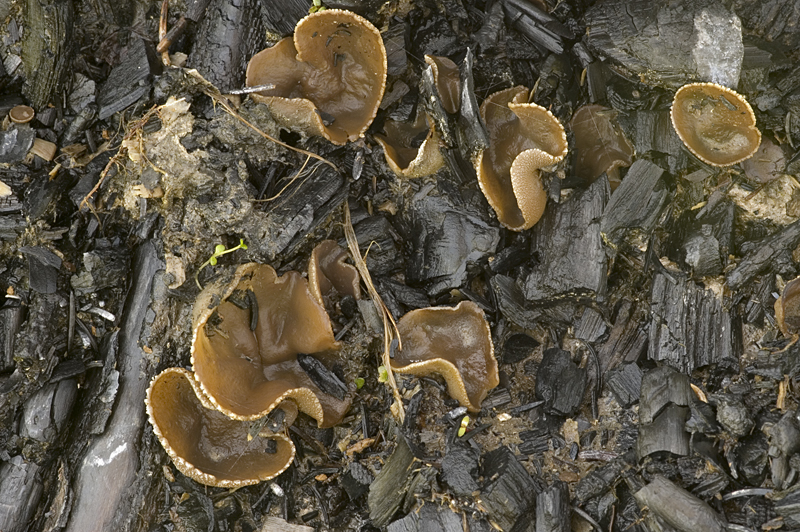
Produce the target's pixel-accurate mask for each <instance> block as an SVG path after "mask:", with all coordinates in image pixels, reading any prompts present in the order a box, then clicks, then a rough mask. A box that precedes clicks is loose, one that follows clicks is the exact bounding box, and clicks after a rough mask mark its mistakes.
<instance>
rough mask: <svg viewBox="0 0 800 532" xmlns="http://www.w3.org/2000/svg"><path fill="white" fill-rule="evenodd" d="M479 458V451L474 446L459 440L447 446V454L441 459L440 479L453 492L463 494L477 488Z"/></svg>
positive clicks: (467, 493)
mask: <svg viewBox="0 0 800 532" xmlns="http://www.w3.org/2000/svg"><path fill="white" fill-rule="evenodd" d="M479 459H480V451H479V450H478V449H476V448H474V447H471V446H469V445H465V444H464V443H461V442H459V441H455V442H453V443H452V444H451V445H450V446H448V448H447V454H445V456H444V458H443V459H442V480H444V481H445V482H446V483H447V485H448V486H450V489H452V490H453V493H455V494H456V495H462V496H465V495H469V494H471V493H472V492H473V491H475V490H477V489H478V487H479V485H478V482H477V481H476V479H477V478H478V461H479Z"/></svg>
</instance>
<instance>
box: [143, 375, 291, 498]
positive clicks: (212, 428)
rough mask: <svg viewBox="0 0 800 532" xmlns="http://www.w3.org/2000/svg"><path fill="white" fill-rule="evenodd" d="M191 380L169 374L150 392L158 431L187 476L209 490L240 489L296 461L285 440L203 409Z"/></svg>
mask: <svg viewBox="0 0 800 532" xmlns="http://www.w3.org/2000/svg"><path fill="white" fill-rule="evenodd" d="M201 397H202V392H201V391H200V389H199V387H198V386H197V383H196V382H195V380H194V377H193V376H192V374H191V373H190V372H189V371H187V370H185V369H181V368H169V369H167V370H165V371H163V372H161V373H160V374H158V375H157V376H156V377H155V378H154V379H153V381H152V382H151V384H150V388H149V389H148V390H147V399H146V404H147V414H148V416H149V418H150V423H151V424H152V425H153V429H154V431H155V433H156V435H157V436H158V439H159V440H160V441H161V444H162V445H163V446H164V449H165V450H166V451H167V454H169V456H170V458H172V461H173V463H174V464H175V466H176V467H177V468H178V470H179V471H180V472H181V473H183V474H184V475H186V476H188V477H190V478H192V479H194V480H196V481H197V482H200V483H202V484H207V485H209V486H221V487H228V488H236V487H240V486H247V485H250V484H256V483H258V482H261V481H262V480H269V479H271V478H274V477H276V476H278V475H279V474H281V473H282V472H283V471H284V470H285V469H286V468H287V467H289V464H290V463H291V462H292V460H293V459H294V453H295V449H294V445H293V444H292V442H291V440H290V439H289V438H287V437H286V436H284V435H283V434H271V433H270V434H263V435H259V434H256V435H253V436H252V437H249V435H248V425H249V424H248V423H246V422H243V421H236V420H233V419H230V418H228V417H227V416H225V415H224V414H222V413H220V412H218V411H217V410H213V409H211V408H209V407H210V406H211V404H210V403H207V401H206V403H207V404H206V405H204V404H203V401H202V400H201Z"/></svg>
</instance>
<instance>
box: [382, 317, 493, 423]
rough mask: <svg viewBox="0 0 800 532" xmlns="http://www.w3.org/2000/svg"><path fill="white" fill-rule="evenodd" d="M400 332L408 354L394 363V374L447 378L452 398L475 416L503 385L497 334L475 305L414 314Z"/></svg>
mask: <svg viewBox="0 0 800 532" xmlns="http://www.w3.org/2000/svg"><path fill="white" fill-rule="evenodd" d="M397 328H398V330H399V332H400V339H401V341H402V345H403V348H402V349H400V350H398V351H397V352H396V353H395V356H394V358H393V359H392V369H393V370H394V371H396V372H398V373H409V374H411V375H427V374H429V373H438V374H440V375H442V376H443V377H444V380H445V381H446V382H447V390H448V391H449V392H450V395H451V396H452V397H453V398H454V399H456V400H458V402H459V403H461V405H463V406H465V407H467V409H469V410H470V411H472V412H477V411H478V410H480V409H481V402H482V401H483V400H484V399H485V398H486V395H487V394H488V393H489V390H491V389H492V388H494V387H495V386H497V385H498V384H499V383H500V377H499V373H498V369H497V360H496V359H495V358H494V345H493V344H492V331H491V330H490V328H489V323H488V322H487V321H486V318H485V317H484V315H483V311H482V310H481V309H480V307H479V306H478V305H476V304H475V303H473V302H472V301H462V302H461V303H459V304H458V305H457V306H455V307H431V308H422V309H417V310H412V311H411V312H409V313H408V314H406V315H405V316H403V317H402V318H401V319H400V321H399V322H398V323H397Z"/></svg>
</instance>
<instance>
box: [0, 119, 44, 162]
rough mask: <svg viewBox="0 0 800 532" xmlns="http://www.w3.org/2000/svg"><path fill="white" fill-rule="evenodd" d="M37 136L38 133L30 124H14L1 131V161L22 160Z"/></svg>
mask: <svg viewBox="0 0 800 532" xmlns="http://www.w3.org/2000/svg"><path fill="white" fill-rule="evenodd" d="M35 138H36V133H35V132H34V131H33V129H31V128H30V127H29V126H14V127H11V128H9V129H7V130H6V131H0V163H18V162H20V161H22V160H23V159H24V158H25V156H26V155H27V154H28V151H29V150H30V149H31V146H33V141H34V139H35Z"/></svg>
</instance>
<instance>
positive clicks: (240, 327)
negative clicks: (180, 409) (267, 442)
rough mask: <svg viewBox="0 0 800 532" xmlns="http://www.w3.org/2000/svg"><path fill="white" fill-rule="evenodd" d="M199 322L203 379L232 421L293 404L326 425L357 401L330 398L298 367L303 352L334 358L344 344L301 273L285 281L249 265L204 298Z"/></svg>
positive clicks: (198, 370) (197, 366)
mask: <svg viewBox="0 0 800 532" xmlns="http://www.w3.org/2000/svg"><path fill="white" fill-rule="evenodd" d="M251 294H252V295H251ZM215 301H221V303H220V304H219V305H218V306H215V305H214V302H215ZM193 322H194V327H195V329H194V342H193V344H192V366H193V369H194V372H195V375H196V377H197V380H198V382H199V383H200V386H201V389H202V390H203V392H204V393H205V394H206V395H207V396H208V397H209V400H210V401H211V402H212V403H213V404H214V406H215V407H216V408H217V409H219V410H220V411H221V412H223V413H224V414H226V415H227V416H229V417H231V418H233V419H243V420H254V419H258V418H261V417H263V416H265V415H267V414H269V412H270V411H271V410H272V409H274V408H275V407H276V406H277V405H278V404H279V403H281V402H282V401H285V400H287V399H291V400H293V401H294V402H295V403H297V406H298V408H299V410H300V411H301V412H304V413H306V414H308V415H309V416H311V417H313V418H314V419H316V420H317V422H318V423H319V425H320V426H323V427H330V426H332V425H335V424H336V423H338V422H339V421H340V420H341V419H342V416H343V415H344V413H345V412H346V410H347V408H348V406H349V401H348V400H344V401H340V400H338V399H336V398H335V397H332V396H330V395H328V394H325V393H323V392H322V391H321V390H320V389H319V388H317V386H316V385H315V384H314V383H313V382H312V381H311V379H310V378H309V377H308V375H307V374H306V372H305V371H304V370H303V369H302V368H301V367H300V365H299V364H298V362H297V355H298V354H299V353H304V354H313V355H314V356H315V357H316V358H318V359H320V360H321V361H323V362H324V361H326V360H330V359H332V358H333V357H334V356H335V352H336V350H337V349H338V347H339V344H338V343H337V342H336V341H335V340H334V338H333V331H332V328H331V322H330V318H329V317H328V315H327V313H326V312H325V309H324V308H323V306H322V304H321V303H320V302H319V300H318V299H317V297H315V295H314V294H313V293H312V291H311V290H310V289H309V286H308V283H307V281H306V280H305V279H304V278H303V277H302V276H301V275H300V274H299V273H297V272H288V273H286V274H284V275H282V276H280V277H279V276H278V275H277V274H276V273H275V270H274V269H272V267H270V266H267V265H264V264H252V263H251V264H245V265H242V266H240V267H239V268H238V269H237V271H236V274H235V275H234V279H233V282H231V283H230V284H226V285H224V286H220V285H214V286H210V287H208V288H206V289H205V290H204V291H203V292H202V293H201V294H200V296H199V297H198V300H197V302H196V304H195V313H194V320H193Z"/></svg>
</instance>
